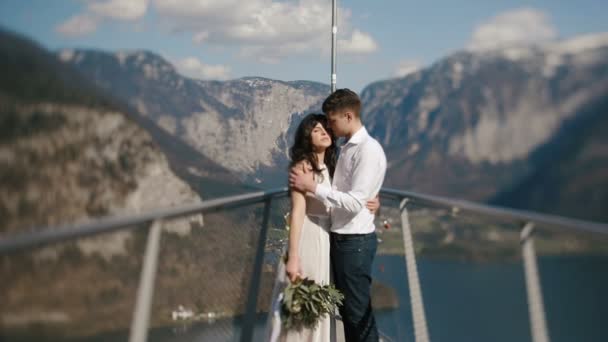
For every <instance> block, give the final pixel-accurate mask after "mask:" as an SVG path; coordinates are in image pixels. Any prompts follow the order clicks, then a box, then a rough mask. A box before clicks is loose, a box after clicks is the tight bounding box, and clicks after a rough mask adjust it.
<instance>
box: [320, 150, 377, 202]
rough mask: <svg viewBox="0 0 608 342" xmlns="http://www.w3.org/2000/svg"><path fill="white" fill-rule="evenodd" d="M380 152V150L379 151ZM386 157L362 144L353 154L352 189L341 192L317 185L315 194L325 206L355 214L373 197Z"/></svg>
mask: <svg viewBox="0 0 608 342" xmlns="http://www.w3.org/2000/svg"><path fill="white" fill-rule="evenodd" d="M381 152H382V151H381ZM385 170H386V158H385V157H384V153H383V152H382V153H377V151H375V149H373V148H370V147H369V146H364V147H363V148H362V149H361V150H360V151H359V153H357V154H356V155H355V156H354V160H353V168H352V171H351V172H352V178H351V179H352V184H353V186H352V190H350V191H348V192H341V191H338V190H335V189H332V188H330V187H328V186H326V185H321V184H319V185H317V189H316V191H315V196H316V197H317V198H318V199H319V200H321V201H323V202H324V203H325V204H326V205H327V206H329V207H332V208H340V209H343V210H345V211H347V212H349V213H352V214H356V213H358V212H360V211H361V210H363V208H365V204H366V203H367V201H368V200H369V199H370V198H371V197H373V195H375V194H372V192H373V191H374V190H375V188H376V187H377V185H378V183H379V182H381V180H379V177H381V178H382V179H384V173H385Z"/></svg>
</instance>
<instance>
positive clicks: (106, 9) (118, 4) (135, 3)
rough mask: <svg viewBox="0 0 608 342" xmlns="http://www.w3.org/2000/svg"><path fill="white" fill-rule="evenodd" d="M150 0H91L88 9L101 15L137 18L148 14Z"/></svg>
mask: <svg viewBox="0 0 608 342" xmlns="http://www.w3.org/2000/svg"><path fill="white" fill-rule="evenodd" d="M148 2H149V1H148V0H105V1H89V5H88V10H89V11H90V12H91V13H95V14H97V15H99V16H101V17H107V18H112V19H120V20H135V19H139V18H141V17H143V16H144V14H146V10H147V9H148Z"/></svg>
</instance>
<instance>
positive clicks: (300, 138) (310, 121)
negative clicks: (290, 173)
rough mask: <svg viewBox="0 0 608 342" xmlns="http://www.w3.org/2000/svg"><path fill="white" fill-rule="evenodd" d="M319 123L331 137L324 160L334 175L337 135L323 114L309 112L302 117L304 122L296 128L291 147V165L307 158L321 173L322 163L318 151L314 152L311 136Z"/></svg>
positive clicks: (314, 168) (330, 172)
mask: <svg viewBox="0 0 608 342" xmlns="http://www.w3.org/2000/svg"><path fill="white" fill-rule="evenodd" d="M317 124H321V126H323V128H324V129H325V131H326V132H327V134H329V136H330V138H331V146H329V147H328V148H327V149H326V150H325V158H324V159H325V160H323V162H324V163H325V166H326V167H327V170H328V171H329V174H330V176H332V177H333V175H334V171H335V169H336V161H337V159H338V157H337V155H338V153H337V148H336V137H335V136H334V134H333V133H332V131H331V129H330V128H329V124H328V122H327V117H326V116H325V115H323V114H308V115H306V116H305V117H304V119H302V122H300V125H299V126H298V129H297V130H296V136H295V139H294V143H293V146H291V148H290V149H289V157H290V158H291V164H290V167H293V166H294V165H295V164H297V163H299V162H301V161H303V160H306V161H308V162H309V163H310V165H312V168H313V171H314V172H315V173H317V174H320V173H321V169H320V168H319V164H320V163H319V161H318V160H317V155H316V153H314V148H313V145H312V136H311V133H312V131H313V129H314V128H315V127H316V126H317Z"/></svg>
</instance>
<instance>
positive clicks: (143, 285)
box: [129, 220, 162, 342]
mask: <svg viewBox="0 0 608 342" xmlns="http://www.w3.org/2000/svg"><path fill="white" fill-rule="evenodd" d="M161 228H162V220H155V221H154V222H153V223H152V227H150V230H149V231H148V242H147V243H146V251H145V254H144V260H143V262H144V264H143V266H142V271H141V276H140V279H139V287H138V289H137V301H136V303H135V310H134V312H133V320H132V321H131V332H130V334H129V342H144V341H146V339H147V336H148V325H149V323H150V310H151V308H152V298H153V295H154V286H155V278H156V270H157V265H158V251H159V246H160V234H161Z"/></svg>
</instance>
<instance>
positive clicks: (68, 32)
mask: <svg viewBox="0 0 608 342" xmlns="http://www.w3.org/2000/svg"><path fill="white" fill-rule="evenodd" d="M98 24H99V19H98V18H96V17H95V16H92V15H88V14H79V15H75V16H73V17H71V18H70V19H68V20H66V21H65V22H63V23H62V24H60V25H59V26H58V27H57V32H59V33H61V34H63V35H65V36H68V37H77V36H86V35H88V34H91V33H93V32H95V30H96V29H97V25H98Z"/></svg>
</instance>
